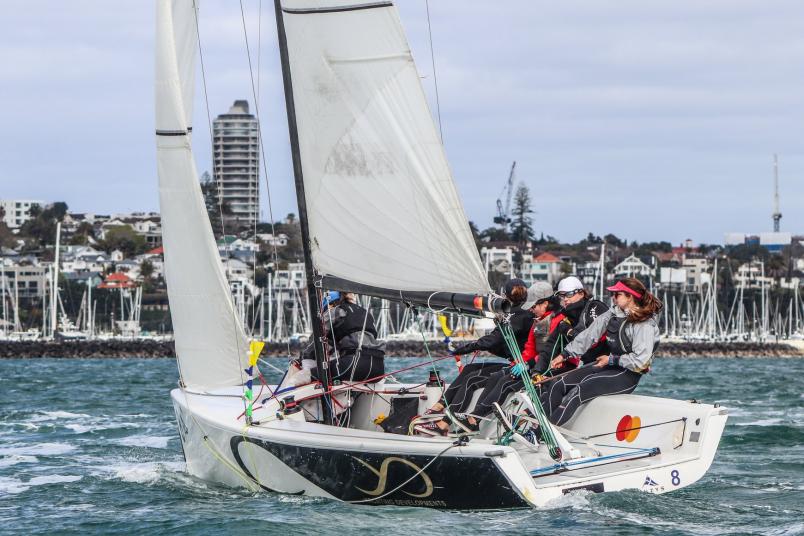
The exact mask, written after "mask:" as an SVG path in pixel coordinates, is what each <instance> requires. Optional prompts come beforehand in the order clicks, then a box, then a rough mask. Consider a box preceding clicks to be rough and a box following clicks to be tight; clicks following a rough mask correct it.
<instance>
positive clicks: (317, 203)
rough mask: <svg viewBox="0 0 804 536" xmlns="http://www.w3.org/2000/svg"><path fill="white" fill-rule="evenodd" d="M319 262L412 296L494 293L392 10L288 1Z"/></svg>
mask: <svg viewBox="0 0 804 536" xmlns="http://www.w3.org/2000/svg"><path fill="white" fill-rule="evenodd" d="M282 5H283V19H284V26H285V31H286V34H287V43H288V55H289V60H290V74H291V80H292V84H293V99H294V102H295V111H296V119H297V123H298V133H299V144H300V156H301V162H302V170H303V174H304V187H305V193H306V200H307V216H308V221H309V225H310V240H311V243H312V244H311V247H312V255H313V262H314V265H315V267H316V269H317V270H318V271H319V273H321V274H323V275H331V276H336V277H341V278H344V279H347V280H350V281H355V282H358V283H362V284H366V285H372V286H375V287H381V288H389V289H399V290H407V291H415V290H438V291H449V292H466V293H475V292H476V293H485V292H488V291H489V286H488V282H487V280H486V275H485V272H484V270H483V267H482V264H481V262H480V257H479V255H478V253H477V249H476V247H475V244H474V241H473V239H472V234H471V231H470V230H469V226H468V222H467V220H466V216H465V214H464V211H463V207H462V205H461V202H460V199H459V197H458V193H457V190H456V188H455V184H454V182H453V180H452V174H451V172H450V169H449V166H448V164H447V160H446V156H445V153H444V150H443V147H442V144H441V141H440V139H439V135H438V132H437V130H436V128H435V125H434V123H433V119H432V116H431V114H430V111H429V109H428V106H427V101H426V98H425V95H424V91H423V89H422V86H421V82H420V79H419V73H418V72H417V70H416V66H415V65H414V62H413V58H412V56H411V52H410V49H409V46H408V43H407V40H406V38H405V35H404V33H403V30H402V26H401V23H400V20H399V16H398V14H397V11H396V8H395V7H394V6H391V5H389V3H388V2H374V3H372V4H368V5H364V6H365V8H362V7H364V6H360V5H355V4H349V5H348V6H344V7H345V9H339V8H338V6H339V5H341V6H343V2H339V3H336V2H333V1H331V0H330V1H320V0H319V1H315V0H302V1H290V0H285V1H284V2H283V4H282Z"/></svg>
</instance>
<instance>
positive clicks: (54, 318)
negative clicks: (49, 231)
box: [50, 222, 61, 337]
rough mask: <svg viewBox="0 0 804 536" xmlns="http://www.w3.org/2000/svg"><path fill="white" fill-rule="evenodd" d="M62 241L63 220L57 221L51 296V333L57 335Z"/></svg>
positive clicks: (53, 335)
mask: <svg viewBox="0 0 804 536" xmlns="http://www.w3.org/2000/svg"><path fill="white" fill-rule="evenodd" d="M60 242H61V222H56V252H55V259H54V260H53V286H52V287H51V288H52V291H53V292H52V294H51V296H50V334H51V336H52V337H56V328H57V324H58V320H59V315H58V311H59V306H58V301H57V300H58V299H59V246H60Z"/></svg>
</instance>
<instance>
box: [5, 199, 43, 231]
mask: <svg viewBox="0 0 804 536" xmlns="http://www.w3.org/2000/svg"><path fill="white" fill-rule="evenodd" d="M34 205H39V206H40V207H41V208H45V204H44V203H43V202H42V201H31V200H28V199H26V200H20V199H9V200H5V201H0V208H2V209H3V210H2V212H3V221H4V222H5V223H6V225H8V227H9V228H10V229H17V228H18V227H20V226H21V225H22V224H23V223H25V222H26V221H28V220H29V219H31V217H30V215H29V214H28V211H29V210H31V207H32V206H34Z"/></svg>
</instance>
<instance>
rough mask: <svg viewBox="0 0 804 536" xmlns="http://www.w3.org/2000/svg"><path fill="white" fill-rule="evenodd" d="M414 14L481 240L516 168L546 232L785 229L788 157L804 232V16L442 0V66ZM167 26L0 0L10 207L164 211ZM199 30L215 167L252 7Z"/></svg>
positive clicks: (272, 41) (263, 115)
mask: <svg viewBox="0 0 804 536" xmlns="http://www.w3.org/2000/svg"><path fill="white" fill-rule="evenodd" d="M261 4H262V14H261V15H260V5H261ZM243 6H244V10H245V13H246V18H247V25H246V26H247V31H248V39H249V44H250V46H251V53H252V63H253V65H254V67H255V73H254V74H255V76H257V77H258V79H259V95H258V96H259V99H258V100H259V112H260V120H261V126H262V133H263V137H264V140H265V141H264V143H265V152H266V155H265V156H266V160H267V180H268V182H269V184H270V191H271V199H272V203H271V207H272V210H273V214H274V217H275V219H279V218H282V217H284V216H285V215H286V214H287V213H289V212H294V213H295V212H297V208H296V200H295V194H294V189H293V181H292V169H291V164H290V149H289V141H288V134H287V121H286V115H285V110H284V96H283V93H282V83H281V74H280V71H279V59H278V52H277V45H276V27H275V21H274V17H273V2H270V1H269V0H264V1H261V0H243ZM398 8H399V12H400V16H401V19H402V23H403V25H404V27H405V31H406V33H407V35H408V39H409V41H410V45H411V49H412V51H413V54H414V59H415V60H416V63H417V67H418V69H419V72H420V73H421V75H422V83H423V85H424V87H425V91H426V92H427V94H428V97H429V99H430V103H431V109H432V110H433V112H434V113H435V111H436V110H437V109H438V107H437V106H436V102H435V84H434V81H435V79H437V81H438V97H439V99H438V100H439V103H440V115H441V122H442V130H443V138H444V144H445V148H446V151H447V155H448V158H449V161H450V165H451V167H452V170H453V175H454V178H455V181H456V183H457V186H458V190H459V192H460V194H461V198H462V200H463V203H464V207H465V209H466V213H467V216H468V217H469V219H470V220H473V221H474V222H475V223H476V224H477V225H478V226H479V227H480V228H481V229H482V228H485V227H488V226H491V225H492V218H493V217H494V215H495V211H496V199H497V198H498V197H499V196H500V193H501V191H502V189H503V187H504V185H505V182H506V180H507V177H508V171H509V169H510V167H511V163H512V162H513V161H514V160H515V161H516V162H517V175H516V179H517V181H521V182H522V183H524V184H526V185H527V186H528V187H529V188H530V191H531V196H532V199H533V208H534V211H535V213H534V214H533V219H534V222H533V223H534V228H535V230H536V232H537V234H538V233H542V232H543V233H545V234H549V235H553V236H555V237H557V238H559V239H561V240H565V241H577V240H580V239H581V238H583V237H585V236H586V234H587V233H588V232H590V231H592V232H594V233H595V234H599V235H603V234H607V233H614V234H616V235H618V236H619V237H621V238H626V239H628V240H637V241H640V242H643V241H654V240H656V241H658V240H667V241H670V242H672V243H680V242H681V241H682V240H684V239H686V238H691V239H692V240H693V241H695V242H699V243H721V242H722V241H723V235H724V233H726V232H735V231H736V232H751V233H756V232H763V231H769V230H771V227H772V222H771V213H772V212H773V154H774V153H778V155H779V176H780V194H781V212H782V214H783V215H784V216H783V218H782V230H783V231H790V232H793V233H801V234H804V210H802V209H803V208H804V2H801V1H800V0H775V1H773V2H768V1H767V0H707V1H701V0H655V1H651V2H645V1H644V0H619V1H616V2H614V1H608V2H606V1H601V0H565V1H562V2H547V1H542V0H529V1H526V0H522V1H520V0H510V1H506V2H481V1H478V0H430V6H429V8H430V26H431V29H432V37H433V48H432V51H433V55H434V58H435V71H434V69H433V65H432V63H431V58H430V52H431V49H430V43H429V40H428V24H427V12H426V5H425V0H401V1H399V2H398ZM154 14H155V9H154V1H153V0H115V1H110V0H71V1H69V2H54V1H52V0H4V1H3V8H2V17H0V65H2V68H1V69H0V103H2V104H1V105H2V112H0V199H39V200H43V201H46V202H49V201H58V200H62V201H66V202H67V203H68V205H69V206H70V208H71V210H75V211H80V212H94V213H102V214H105V213H115V212H133V211H156V210H158V194H157V177H156V161H155V142H154V134H153V130H154V103H153V77H154V74H153V72H154V26H155V20H154ZM200 33H201V47H202V53H203V57H204V67H205V74H206V94H207V98H206V99H205V97H204V90H203V86H202V85H201V83H200V81H201V78H200V77H198V81H199V84H198V86H197V89H196V102H195V117H194V124H195V128H194V133H195V134H194V136H195V137H194V140H195V141H194V144H195V147H196V158H197V162H198V168H199V171H204V170H209V169H210V167H211V166H210V154H209V152H208V151H203V150H199V149H198V148H199V147H207V146H209V136H208V128H207V127H208V124H209V123H208V114H207V110H208V111H209V115H210V116H212V117H214V116H217V115H218V114H220V113H225V112H226V111H227V110H228V108H229V107H230V106H231V104H232V102H233V101H234V100H235V99H247V100H249V102H251V103H252V110H253V103H254V98H253V95H252V87H251V82H250V76H249V65H248V57H247V54H246V47H245V42H244V31H243V25H242V21H241V14H240V7H239V4H238V3H237V2H235V1H234V0H204V1H202V3H201V11H200ZM258 45H259V46H258ZM258 59H259V62H258ZM257 65H259V69H258V70H257ZM434 74H435V76H434ZM261 182H262V187H263V188H262V193H261V198H262V205H263V206H262V214H263V217H264V218H265V219H267V218H268V217H269V207H268V203H267V196H266V189H265V179H264V178H263V179H262V180H261Z"/></svg>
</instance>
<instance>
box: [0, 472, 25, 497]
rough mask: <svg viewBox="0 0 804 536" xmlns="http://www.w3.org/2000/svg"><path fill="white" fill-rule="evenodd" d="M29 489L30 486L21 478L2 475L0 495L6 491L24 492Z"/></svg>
mask: <svg viewBox="0 0 804 536" xmlns="http://www.w3.org/2000/svg"><path fill="white" fill-rule="evenodd" d="M28 489H30V486H26V485H25V484H23V483H22V481H21V480H17V479H16V478H8V477H4V476H0V496H2V495H3V494H4V493H8V494H16V493H22V492H23V491H26V490H28Z"/></svg>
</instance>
